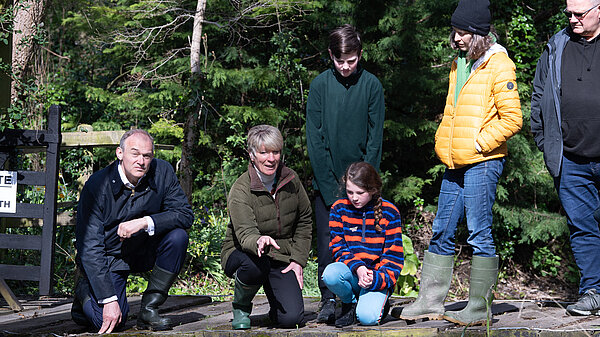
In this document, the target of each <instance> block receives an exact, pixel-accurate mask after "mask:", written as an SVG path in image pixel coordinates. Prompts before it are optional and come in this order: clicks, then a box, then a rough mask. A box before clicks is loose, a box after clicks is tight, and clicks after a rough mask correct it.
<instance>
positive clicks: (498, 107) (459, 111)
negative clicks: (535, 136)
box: [435, 44, 523, 169]
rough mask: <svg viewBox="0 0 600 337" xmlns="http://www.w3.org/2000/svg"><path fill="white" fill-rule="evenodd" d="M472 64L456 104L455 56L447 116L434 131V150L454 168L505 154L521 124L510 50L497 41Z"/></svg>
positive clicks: (445, 113) (443, 160)
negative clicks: (478, 149)
mask: <svg viewBox="0 0 600 337" xmlns="http://www.w3.org/2000/svg"><path fill="white" fill-rule="evenodd" d="M473 69H475V70H474V71H472V72H471V75H470V76H469V78H468V79H467V82H466V83H465V85H464V86H463V88H462V90H461V92H460V94H459V95H458V99H457V104H456V106H455V105H454V91H455V89H456V60H455V62H453V63H452V69H451V71H450V86H449V89H448V97H447V98H446V107H445V109H444V117H443V118H442V122H441V123H440V126H439V127H438V130H437V132H436V134H435V152H436V154H437V156H438V158H440V160H441V161H442V162H443V163H444V164H445V165H446V166H447V167H448V168H450V169H457V168H461V167H463V166H466V165H469V164H474V163H479V162H482V161H486V160H490V159H493V158H500V157H504V156H506V155H507V154H508V149H507V147H506V141H507V140H508V139H509V138H510V137H511V136H513V135H514V134H516V133H517V132H519V130H520V129H521V126H522V124H523V117H522V114H521V103H520V101H519V93H518V92H517V83H516V75H515V64H514V63H513V62H512V61H511V60H510V58H509V57H508V55H507V54H506V50H505V49H504V48H503V47H502V46H500V45H498V44H494V45H493V46H492V47H491V48H490V50H488V51H487V52H486V54H485V55H484V56H482V57H481V58H480V59H479V60H477V61H476V62H475V64H474V65H473ZM475 141H477V143H478V144H479V146H480V148H481V152H478V151H477V149H476V147H475Z"/></svg>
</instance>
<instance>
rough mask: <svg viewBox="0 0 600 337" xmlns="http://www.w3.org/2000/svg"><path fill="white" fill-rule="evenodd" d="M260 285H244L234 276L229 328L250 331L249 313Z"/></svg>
mask: <svg viewBox="0 0 600 337" xmlns="http://www.w3.org/2000/svg"><path fill="white" fill-rule="evenodd" d="M260 287H261V285H260V284H259V285H246V284H244V283H242V281H240V280H239V279H238V278H237V274H236V275H235V287H234V289H233V302H232V303H231V304H232V306H233V321H231V326H232V327H233V329H234V330H241V329H250V313H251V312H252V299H253V298H254V295H256V293H257V292H258V289H260Z"/></svg>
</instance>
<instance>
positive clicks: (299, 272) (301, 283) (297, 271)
mask: <svg viewBox="0 0 600 337" xmlns="http://www.w3.org/2000/svg"><path fill="white" fill-rule="evenodd" d="M290 270H293V271H294V274H296V280H297V281H298V285H299V286H300V290H302V288H304V275H303V274H302V273H303V272H302V266H301V265H299V264H298V263H296V262H295V261H292V262H290V264H289V266H287V267H286V268H285V269H284V270H282V271H281V273H282V274H285V273H287V272H289V271H290Z"/></svg>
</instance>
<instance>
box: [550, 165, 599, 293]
mask: <svg viewBox="0 0 600 337" xmlns="http://www.w3.org/2000/svg"><path fill="white" fill-rule="evenodd" d="M599 184H600V161H598V160H595V161H594V160H590V159H586V158H582V157H578V156H574V155H565V156H563V162H562V169H561V173H560V176H559V177H557V178H555V179H554V185H555V187H556V191H557V192H558V198H559V199H560V202H561V203H562V206H563V208H564V210H565V213H566V214H567V224H568V225H569V231H570V233H571V236H570V238H571V249H572V250H573V255H574V256H575V263H577V267H579V270H580V271H581V279H580V281H579V293H580V294H583V293H585V291H586V290H588V289H592V288H594V289H596V290H598V291H600V230H599V229H598V221H596V219H594V211H595V210H596V209H598V207H599V206H600V200H599V198H598V186H599Z"/></svg>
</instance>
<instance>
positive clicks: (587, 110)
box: [531, 0, 600, 315]
mask: <svg viewBox="0 0 600 337" xmlns="http://www.w3.org/2000/svg"><path fill="white" fill-rule="evenodd" d="M566 3H567V7H566V8H565V10H564V14H565V15H566V16H567V17H568V19H569V24H570V26H569V27H567V28H566V29H563V30H562V31H560V32H559V33H557V34H556V35H554V36H553V37H552V38H551V39H550V41H549V42H548V45H547V46H546V48H545V50H544V53H543V54H542V56H541V57H540V60H539V61H538V64H537V68H536V73H535V78H534V82H533V94H532V98H531V131H532V133H533V136H534V138H535V142H536V144H537V146H538V148H539V149H540V150H541V151H543V152H544V160H545V162H546V166H547V167H548V171H549V172H550V174H551V175H552V177H553V178H554V184H555V187H556V190H557V192H558V197H559V199H560V201H561V203H562V206H563V208H564V210H565V212H566V214H567V224H568V225H569V230H570V233H571V236H570V238H571V248H572V249H573V255H574V256H575V262H576V263H577V266H578V267H579V270H580V271H581V280H580V283H579V294H580V295H581V298H580V299H579V301H577V303H575V304H572V305H569V306H567V312H569V313H570V314H572V315H597V314H600V293H599V292H600V230H599V229H598V221H597V220H596V219H594V211H596V210H597V209H598V208H599V207H600V199H599V197H598V188H599V187H600V138H598V130H599V129H600V50H599V49H600V46H599V45H600V41H598V39H599V37H598V36H599V35H600V8H599V6H600V0H567V1H566Z"/></svg>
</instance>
